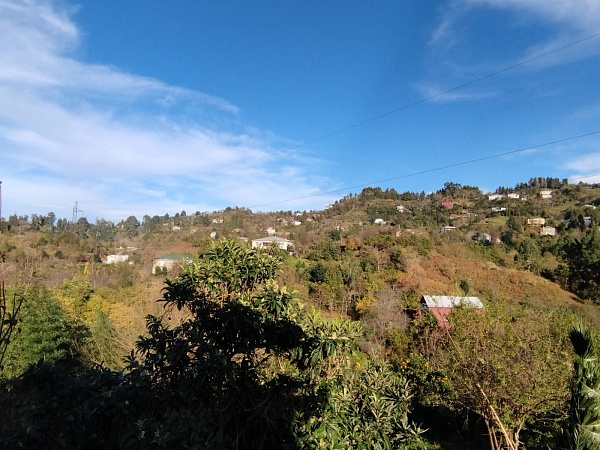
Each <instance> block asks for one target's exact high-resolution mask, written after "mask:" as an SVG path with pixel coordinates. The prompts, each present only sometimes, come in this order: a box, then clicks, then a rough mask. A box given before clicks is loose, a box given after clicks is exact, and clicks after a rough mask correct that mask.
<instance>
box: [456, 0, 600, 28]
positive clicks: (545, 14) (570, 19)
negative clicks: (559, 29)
mask: <svg viewBox="0 0 600 450" xmlns="http://www.w3.org/2000/svg"><path fill="white" fill-rule="evenodd" d="M459 3H464V4H467V5H485V6H490V7H494V8H503V9H513V10H516V11H524V12H527V13H529V14H533V15H535V16H538V17H540V18H542V19H544V20H548V21H551V22H555V23H557V24H565V25H568V26H572V27H574V28H577V29H580V30H585V31H586V32H588V33H592V32H597V30H598V22H599V21H600V3H599V2H598V1H597V0H461V1H460V2H459Z"/></svg>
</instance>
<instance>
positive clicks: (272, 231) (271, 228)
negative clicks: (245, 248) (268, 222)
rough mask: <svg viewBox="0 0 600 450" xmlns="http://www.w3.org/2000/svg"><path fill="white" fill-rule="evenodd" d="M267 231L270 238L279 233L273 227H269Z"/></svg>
mask: <svg viewBox="0 0 600 450" xmlns="http://www.w3.org/2000/svg"><path fill="white" fill-rule="evenodd" d="M265 231H266V232H267V234H268V235H269V236H274V235H275V234H276V233H277V231H276V230H275V228H273V227H269V228H267V229H266V230H265Z"/></svg>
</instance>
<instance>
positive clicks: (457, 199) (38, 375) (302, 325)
mask: <svg viewBox="0 0 600 450" xmlns="http://www.w3.org/2000/svg"><path fill="white" fill-rule="evenodd" d="M598 205H600V186H598V185H587V184H583V183H580V184H577V185H571V184H568V183H567V182H566V180H562V181H561V180H558V179H555V178H532V179H531V180H529V181H528V182H527V183H521V184H519V185H517V186H515V187H512V188H505V187H501V188H498V189H497V190H496V192H494V193H483V192H481V190H480V189H479V188H477V187H472V186H463V185H461V184H458V183H454V182H448V183H445V185H444V187H443V188H441V189H440V190H439V191H437V192H435V193H430V194H426V193H424V192H421V193H412V192H405V193H398V192H396V191H394V190H393V189H387V190H382V189H379V188H366V189H364V190H363V191H362V192H361V193H359V194H356V195H355V194H351V195H347V196H345V197H343V198H342V199H340V200H339V201H337V202H335V203H334V204H332V205H326V206H325V207H324V209H322V210H319V211H278V212H272V213H256V212H252V211H250V210H248V209H246V208H243V207H228V208H226V209H224V210H222V211H214V212H199V211H198V212H195V213H188V212H185V211H181V212H178V213H176V214H175V215H169V214H165V215H162V216H159V215H154V216H150V215H146V216H144V217H141V218H137V217H134V216H130V217H128V218H127V219H126V220H123V221H121V222H119V223H113V222H110V221H107V220H104V219H100V220H97V221H96V222H95V223H90V222H88V220H87V219H86V218H84V217H80V218H78V219H77V220H76V221H75V223H72V221H68V220H66V219H61V218H57V217H56V215H55V214H54V213H52V212H49V213H44V214H34V215H31V216H18V215H13V216H10V217H9V218H8V219H7V220H0V231H1V233H0V281H2V284H3V286H4V287H3V289H2V291H1V296H0V298H1V300H2V304H3V308H2V309H1V312H2V321H1V322H0V323H2V326H1V328H0V343H1V344H2V347H1V348H0V350H2V352H1V353H0V354H1V355H2V356H1V358H2V359H1V363H2V364H1V365H2V367H1V373H2V378H1V379H0V380H1V382H2V389H0V397H1V398H0V400H1V401H2V402H3V404H4V405H9V406H8V407H7V408H5V410H4V412H3V413H2V414H4V416H1V417H0V419H1V420H0V424H2V425H0V443H1V444H0V446H2V445H3V444H6V445H9V443H11V445H13V446H15V447H16V446H21V447H24V448H31V447H32V446H34V445H35V446H40V445H41V446H42V447H44V446H45V447H48V445H49V447H51V448H54V447H56V448H125V447H126V448H214V449H217V448H322V447H325V448H407V449H408V448H411V449H417V448H422V449H441V448H447V449H463V448H486V447H491V448H492V449H498V450H499V449H501V448H513V449H515V450H516V448H518V447H520V446H524V447H525V448H528V449H536V448H539V449H541V448H548V447H550V448H559V447H560V448H576V447H575V446H571V445H575V444H573V442H574V441H573V439H575V438H576V437H577V436H579V434H577V435H574V434H573V430H575V427H576V423H575V422H576V419H575V418H574V415H573V414H574V413H573V412H572V410H570V409H569V406H568V401H569V398H573V397H572V396H573V395H575V394H574V392H573V389H575V387H576V386H579V387H580V388H581V386H582V384H581V383H579V384H577V383H575V382H570V381H569V380H571V379H573V378H572V377H573V372H572V361H574V358H575V354H574V353H573V351H572V346H571V343H570V342H569V332H570V331H572V330H573V326H574V325H575V324H578V323H583V324H586V325H587V326H589V327H590V329H591V330H592V333H593V332H595V331H597V330H598V329H600V314H598V308H599V307H600V235H599V231H598V224H600V210H599V209H597V206H598ZM261 238H271V239H272V241H274V242H272V243H268V242H267V243H266V244H265V243H261V242H260V241H258V239H261ZM256 246H262V247H264V248H262V249H253V248H252V247H256ZM190 263H192V264H190ZM424 295H437V296H444V295H446V296H469V297H478V299H480V300H481V302H482V303H483V305H484V307H485V312H484V313H482V314H473V311H471V310H470V309H469V308H457V309H456V310H455V311H454V312H453V313H452V316H451V320H450V323H451V326H448V327H447V328H444V326H445V325H443V324H440V323H439V322H438V321H437V320H436V318H435V316H434V315H432V314H431V313H430V312H428V311H427V309H424V308H423V307H422V306H420V305H419V300H420V299H421V297H422V296H424ZM157 300H159V301H157ZM440 327H441V328H440ZM441 329H445V330H446V331H444V332H441V331H440V330H441ZM582 329H583V328H582ZM590 339H591V338H590ZM590 342H591V341H590ZM590 348H591V350H590V351H591V352H592V353H594V352H596V350H595V349H594V348H592V347H590ZM32 364H33V365H32ZM575 367H576V369H577V367H579V369H577V370H584V369H585V370H588V371H591V372H589V373H592V372H593V370H596V369H594V368H593V367H587V366H586V367H587V368H582V367H583V366H575ZM586 373H587V372H586ZM594 379H595V378H594ZM532 380H535V381H532ZM596 388H597V386H596ZM525 392H526V393H527V395H524V393H525ZM419 423H422V426H418V425H417V424H419ZM367 425H368V426H367ZM425 428H427V429H428V431H427V432H425V431H424V429H425ZM56 430H59V431H56ZM15 443H17V444H18V445H15ZM49 443H50V444H49ZM49 447H48V448H49ZM590 448H592V447H590Z"/></svg>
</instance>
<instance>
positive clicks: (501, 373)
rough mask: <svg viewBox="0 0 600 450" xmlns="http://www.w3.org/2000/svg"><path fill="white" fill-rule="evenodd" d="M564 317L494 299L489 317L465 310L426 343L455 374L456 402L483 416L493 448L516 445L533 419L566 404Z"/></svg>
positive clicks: (439, 363)
mask: <svg viewBox="0 0 600 450" xmlns="http://www.w3.org/2000/svg"><path fill="white" fill-rule="evenodd" d="M565 314H566V313H564V312H563V311H562V310H557V311H550V310H547V311H541V310H536V309H534V308H532V307H530V306H527V305H524V306H521V305H516V304H510V305H494V304H488V305H487V307H486V309H485V312H484V314H483V315H479V314H477V313H476V312H475V311H473V310H471V309H462V308H459V309H457V310H456V311H454V312H453V314H452V327H451V328H450V330H449V331H448V333H446V334H445V335H442V336H440V337H439V339H438V341H437V342H436V343H435V344H432V343H431V342H429V345H428V346H426V347H425V348H426V349H427V350H426V353H427V354H428V356H429V358H430V360H431V361H432V363H434V364H435V366H436V368H437V369H438V370H441V371H442V372H444V373H446V374H447V376H448V378H449V379H450V382H451V386H452V392H453V396H452V397H451V398H450V404H451V405H453V406H454V407H455V408H465V409H467V410H470V411H472V412H474V413H476V414H477V415H479V416H480V417H481V418H482V419H483V422H484V423H485V426H486V429H487V432H488V436H489V443H490V448H491V449H492V450H499V449H504V448H505V449H509V450H517V449H518V448H519V445H520V433H521V431H522V429H523V427H524V426H525V425H526V424H527V423H529V424H533V425H535V422H536V421H538V420H550V419H551V418H552V417H554V415H555V413H556V411H557V410H559V409H560V408H561V407H562V405H563V404H564V401H565V400H566V396H567V392H566V388H565V386H564V383H562V382H561V380H564V379H566V378H567V376H568V374H567V371H568V368H567V367H565V365H564V364H563V361H564V360H565V358H566V357H567V342H566V338H565V336H566V330H565V327H566V325H565V323H567V322H568V319H567V318H566V317H565Z"/></svg>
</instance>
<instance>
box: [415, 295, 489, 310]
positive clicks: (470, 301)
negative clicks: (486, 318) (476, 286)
mask: <svg viewBox="0 0 600 450" xmlns="http://www.w3.org/2000/svg"><path fill="white" fill-rule="evenodd" d="M421 300H422V301H424V302H425V304H426V305H427V307H429V308H454V307H455V306H461V305H464V306H470V307H471V308H484V306H483V303H481V300H479V298H478V297H459V296H452V295H424V296H423V297H422V298H421Z"/></svg>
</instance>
